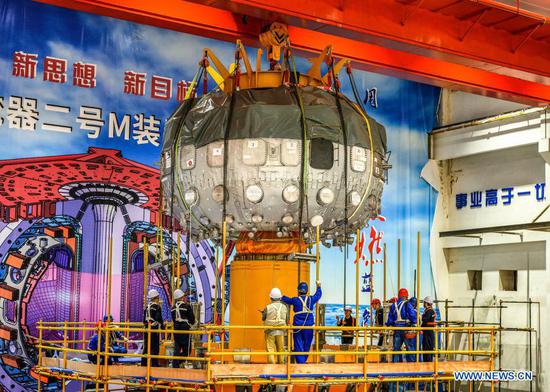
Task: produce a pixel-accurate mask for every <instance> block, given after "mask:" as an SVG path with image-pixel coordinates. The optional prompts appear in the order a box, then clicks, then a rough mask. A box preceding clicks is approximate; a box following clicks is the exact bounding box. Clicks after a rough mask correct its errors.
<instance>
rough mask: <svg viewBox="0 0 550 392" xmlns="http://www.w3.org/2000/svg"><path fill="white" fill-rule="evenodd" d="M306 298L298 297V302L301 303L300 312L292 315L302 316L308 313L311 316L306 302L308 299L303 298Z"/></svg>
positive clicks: (311, 312)
mask: <svg viewBox="0 0 550 392" xmlns="http://www.w3.org/2000/svg"><path fill="white" fill-rule="evenodd" d="M305 297H306V298H305V299H304V298H302V297H300V296H299V297H298V299H299V300H300V302H301V303H302V310H300V311H299V312H294V314H295V315H296V314H304V313H309V314H313V311H312V310H311V309H310V308H309V307H308V306H307V300H308V297H307V296H305Z"/></svg>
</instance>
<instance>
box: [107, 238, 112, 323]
mask: <svg viewBox="0 0 550 392" xmlns="http://www.w3.org/2000/svg"><path fill="white" fill-rule="evenodd" d="M112 280H113V237H111V238H109V265H108V266H107V317H109V316H110V315H111V285H112Z"/></svg>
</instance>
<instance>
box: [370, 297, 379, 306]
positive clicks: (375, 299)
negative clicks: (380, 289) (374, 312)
mask: <svg viewBox="0 0 550 392" xmlns="http://www.w3.org/2000/svg"><path fill="white" fill-rule="evenodd" d="M370 304H371V305H376V304H378V305H380V300H379V299H378V298H374V299H373V300H372V302H371V303H370Z"/></svg>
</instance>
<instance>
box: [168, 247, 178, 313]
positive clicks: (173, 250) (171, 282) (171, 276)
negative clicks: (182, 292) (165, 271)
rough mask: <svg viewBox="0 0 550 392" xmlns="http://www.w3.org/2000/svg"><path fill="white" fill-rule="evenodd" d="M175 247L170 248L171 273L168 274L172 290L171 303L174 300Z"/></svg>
mask: <svg viewBox="0 0 550 392" xmlns="http://www.w3.org/2000/svg"><path fill="white" fill-rule="evenodd" d="M176 263H177V259H176V248H175V247H174V248H172V263H171V264H172V265H171V269H170V270H171V271H170V272H171V275H170V289H171V291H172V303H173V302H174V291H175V290H176Z"/></svg>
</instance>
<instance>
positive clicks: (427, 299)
mask: <svg viewBox="0 0 550 392" xmlns="http://www.w3.org/2000/svg"><path fill="white" fill-rule="evenodd" d="M424 302H425V303H427V304H430V305H432V304H433V303H434V299H433V298H432V297H430V296H429V295H428V296H427V297H426V298H424Z"/></svg>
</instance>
